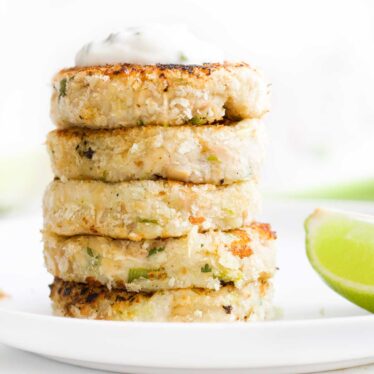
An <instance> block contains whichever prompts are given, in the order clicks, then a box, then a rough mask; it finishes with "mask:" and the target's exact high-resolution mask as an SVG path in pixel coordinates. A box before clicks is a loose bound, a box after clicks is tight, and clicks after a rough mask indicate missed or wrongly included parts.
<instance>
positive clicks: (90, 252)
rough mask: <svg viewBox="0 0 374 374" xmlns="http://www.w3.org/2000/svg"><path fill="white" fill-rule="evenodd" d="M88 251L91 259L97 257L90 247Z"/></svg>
mask: <svg viewBox="0 0 374 374" xmlns="http://www.w3.org/2000/svg"><path fill="white" fill-rule="evenodd" d="M86 251H87V254H88V255H89V256H90V257H95V256H94V254H93V250H92V249H91V248H90V247H87V249H86Z"/></svg>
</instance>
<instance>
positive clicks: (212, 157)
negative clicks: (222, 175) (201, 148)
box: [207, 155, 220, 162]
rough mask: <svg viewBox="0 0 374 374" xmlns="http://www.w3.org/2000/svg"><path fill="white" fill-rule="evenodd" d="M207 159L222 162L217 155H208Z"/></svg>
mask: <svg viewBox="0 0 374 374" xmlns="http://www.w3.org/2000/svg"><path fill="white" fill-rule="evenodd" d="M207 160H208V161H209V162H220V161H219V159H218V157H217V156H216V155H210V156H208V157H207Z"/></svg>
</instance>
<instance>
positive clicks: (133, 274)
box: [127, 268, 151, 283]
mask: <svg viewBox="0 0 374 374" xmlns="http://www.w3.org/2000/svg"><path fill="white" fill-rule="evenodd" d="M150 271H151V270H149V269H145V268H131V269H129V274H128V276H127V282H128V283H131V282H132V281H134V280H135V279H138V278H145V279H148V278H149V272H150Z"/></svg>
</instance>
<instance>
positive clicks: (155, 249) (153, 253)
mask: <svg viewBox="0 0 374 374" xmlns="http://www.w3.org/2000/svg"><path fill="white" fill-rule="evenodd" d="M164 250H165V247H155V248H151V249H150V250H149V252H148V257H151V256H153V255H155V254H156V253H160V252H162V251H164Z"/></svg>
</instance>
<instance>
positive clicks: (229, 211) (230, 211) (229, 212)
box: [223, 208, 235, 215]
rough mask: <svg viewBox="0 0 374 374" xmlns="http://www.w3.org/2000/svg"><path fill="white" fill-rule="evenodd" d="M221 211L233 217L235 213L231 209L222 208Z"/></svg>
mask: <svg viewBox="0 0 374 374" xmlns="http://www.w3.org/2000/svg"><path fill="white" fill-rule="evenodd" d="M223 211H224V212H226V213H228V214H231V215H234V213H235V212H234V211H233V210H232V209H228V208H224V209H223Z"/></svg>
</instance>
